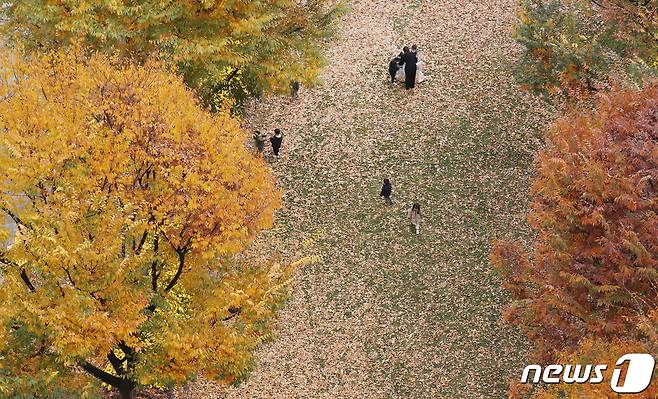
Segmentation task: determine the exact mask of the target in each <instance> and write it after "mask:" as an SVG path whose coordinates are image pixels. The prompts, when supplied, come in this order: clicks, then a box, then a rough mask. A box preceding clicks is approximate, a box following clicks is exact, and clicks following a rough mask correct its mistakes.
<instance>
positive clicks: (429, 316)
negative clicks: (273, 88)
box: [178, 0, 550, 399]
mask: <svg viewBox="0 0 658 399" xmlns="http://www.w3.org/2000/svg"><path fill="white" fill-rule="evenodd" d="M400 3H404V4H400ZM515 5H516V1H514V0H490V1H485V0H483V1H478V2H470V1H457V0H455V1H449V2H438V1H430V0H424V1H405V2H398V3H397V4H396V3H390V2H389V1H373V0H355V1H354V2H353V3H352V11H351V13H350V14H349V15H348V16H346V17H345V18H344V21H343V23H342V29H341V32H342V33H341V36H340V38H339V39H337V40H336V41H335V42H334V43H333V44H332V45H331V48H330V50H329V55H328V58H329V61H330V62H329V65H328V67H327V68H326V70H325V72H324V74H323V77H322V79H323V85H321V86H320V87H318V88H317V89H313V90H306V91H304V92H303V93H302V96H301V99H300V100H298V101H297V102H294V103H293V102H291V101H290V100H289V99H282V98H270V99H266V100H264V101H262V102H261V103H258V104H253V106H252V107H251V109H250V112H249V117H248V118H247V120H248V126H246V127H247V128H250V129H251V128H261V129H264V130H269V131H271V130H273V129H274V128H275V127H281V128H282V129H283V130H284V132H285V134H286V136H285V139H284V144H283V155H282V158H281V160H280V161H278V162H276V163H274V169H275V172H276V174H277V176H278V178H279V183H280V185H281V186H282V188H283V189H284V190H285V198H284V207H283V209H282V210H281V211H280V212H279V214H278V222H277V225H276V227H275V229H274V230H273V231H271V232H269V233H268V235H267V236H266V237H264V238H263V240H264V241H265V240H271V241H274V242H275V243H276V244H277V245H279V246H280V247H281V248H287V247H294V246H295V245H296V244H295V243H297V242H299V241H302V240H306V239H308V238H311V237H316V238H317V248H316V251H317V253H319V254H321V255H322V257H323V259H324V261H323V262H322V263H321V264H319V265H315V266H311V267H307V268H305V269H303V270H301V271H300V273H299V278H298V282H297V284H296V288H295V295H294V298H293V300H292V301H291V302H290V304H289V305H288V306H287V308H286V309H285V311H284V312H283V313H282V317H281V322H280V326H279V336H278V337H277V339H276V340H275V341H274V342H273V343H271V344H269V345H267V346H266V347H264V348H263V349H262V350H261V351H259V353H258V358H259V361H258V364H257V367H256V368H255V370H254V372H253V375H252V376H251V377H250V379H249V380H248V381H247V382H245V383H244V384H243V385H241V386H240V387H237V388H230V389H229V390H228V391H223V390H218V389H212V388H210V387H209V386H208V385H206V384H197V385H192V386H191V387H189V389H186V390H185V391H184V392H181V393H179V395H178V397H180V398H192V397H194V398H198V397H224V396H226V397H228V398H232V399H233V398H235V399H238V398H469V399H474V398H503V397H506V395H505V389H506V381H507V380H508V378H509V377H511V376H512V375H518V374H519V373H520V371H521V370H522V366H521V365H522V364H523V356H524V353H525V351H526V350H527V346H526V345H527V344H526V343H525V341H524V340H523V339H522V338H521V337H519V335H518V334H517V333H516V332H515V331H514V330H512V329H510V328H508V327H506V326H502V325H501V324H500V323H499V320H500V313H501V309H502V306H503V304H504V303H505V302H506V301H507V297H506V296H505V294H504V293H503V291H502V290H501V288H500V284H499V282H498V281H497V280H496V277H495V276H494V275H492V273H490V271H489V266H488V261H487V258H488V252H489V249H490V242H491V240H492V239H495V238H499V237H508V236H510V235H511V234H514V235H515V236H521V237H522V236H523V235H525V234H527V227H526V225H525V209H526V206H527V199H526V197H527V195H526V193H527V185H528V179H529V175H528V174H529V171H530V164H531V161H532V154H533V152H534V150H535V149H536V148H537V147H538V145H539V143H538V140H537V139H536V136H537V134H538V133H537V132H538V130H539V129H540V128H541V127H542V126H543V125H542V121H546V120H547V119H548V118H549V117H550V115H549V113H548V112H547V111H545V110H543V109H542V107H541V106H540V104H538V103H536V102H535V101H534V100H532V99H531V98H529V97H528V96H527V95H525V94H524V93H522V92H520V91H519V90H518V88H516V87H515V86H514V85H513V80H512V78H511V76H510V74H509V72H508V68H507V63H509V62H511V61H512V60H513V59H514V52H515V51H516V48H515V45H514V43H513V40H512V39H511V25H512V23H513V20H514V7H515ZM413 43H416V44H418V46H419V48H420V50H421V57H422V59H423V60H424V61H425V62H426V63H427V67H426V75H427V77H428V80H427V81H426V82H425V83H423V84H422V85H420V86H419V87H418V88H417V90H416V92H415V93H413V94H411V95H408V94H407V93H405V92H404V90H403V89H401V88H400V87H395V88H391V87H389V86H387V84H386V79H387V72H386V66H387V64H388V60H389V59H390V58H391V57H392V56H393V55H395V54H396V53H397V52H398V51H399V49H400V48H401V47H402V45H403V44H409V45H411V44H413ZM384 177H389V178H391V180H392V182H393V187H394V192H393V201H394V206H392V207H386V206H384V205H383V203H382V201H381V200H380V199H379V198H378V193H379V188H380V184H381V180H382V178H384ZM414 201H418V202H420V203H421V205H422V210H423V212H424V224H423V226H422V234H421V235H420V236H416V235H415V234H413V233H412V231H411V229H410V226H409V224H408V219H407V212H408V209H409V208H410V207H411V204H412V203H413V202H414Z"/></svg>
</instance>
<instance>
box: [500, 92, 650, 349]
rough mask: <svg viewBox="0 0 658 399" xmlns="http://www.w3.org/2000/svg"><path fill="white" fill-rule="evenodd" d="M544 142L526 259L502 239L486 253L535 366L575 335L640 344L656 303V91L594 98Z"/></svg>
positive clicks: (569, 345) (573, 341) (570, 344)
mask: <svg viewBox="0 0 658 399" xmlns="http://www.w3.org/2000/svg"><path fill="white" fill-rule="evenodd" d="M548 142H549V144H548V146H547V148H545V149H544V150H542V151H541V153H540V154H539V157H538V160H537V167H538V175H539V176H538V177H537V178H536V180H535V182H534V184H533V186H532V190H531V193H532V209H531V211H530V215H529V220H530V224H531V226H532V227H533V228H534V230H535V231H536V234H537V236H536V239H535V242H534V245H533V248H532V252H531V256H528V255H527V254H526V253H525V252H524V250H523V248H521V246H520V245H519V244H515V243H510V242H499V243H498V244H497V245H496V247H495V249H494V252H493V264H494V266H495V268H496V269H497V270H498V271H499V272H500V273H501V275H502V277H503V280H504V284H505V287H506V288H507V289H508V290H509V291H510V292H511V293H512V295H513V298H514V301H513V302H512V304H511V305H510V306H509V307H508V309H507V311H506V318H507V319H508V320H510V321H511V322H513V323H514V324H517V325H519V326H520V327H521V328H522V329H523V330H524V331H526V332H527V333H528V336H529V337H530V339H531V340H532V341H533V342H534V343H535V344H536V347H537V351H538V355H539V358H540V359H544V360H546V359H554V358H555V357H556V356H557V355H558V353H557V351H560V350H575V348H576V347H577V346H578V345H579V342H580V341H581V339H583V338H584V337H593V338H594V339H602V340H609V339H613V338H615V337H618V338H625V339H629V340H641V339H644V338H647V334H646V332H644V331H643V330H641V329H640V328H638V326H639V325H640V324H641V321H642V320H643V318H645V317H648V316H649V315H650V314H651V312H653V311H654V310H655V309H656V307H657V305H658V290H657V287H658V285H657V284H656V282H657V278H658V214H657V212H658V196H657V187H658V158H657V157H656V154H658V86H657V85H655V84H653V85H651V86H649V87H647V88H646V89H644V90H643V91H639V92H638V91H635V90H620V91H615V92H613V93H611V94H608V95H605V96H602V97H601V98H600V100H599V101H598V106H597V110H596V111H595V112H594V113H591V114H590V113H582V111H580V112H578V111H574V112H573V113H572V114H570V115H568V116H566V117H564V118H562V119H561V120H559V121H558V122H557V123H556V124H555V125H554V126H553V128H552V129H551V130H550V132H549V134H548ZM652 339H655V337H653V338H652Z"/></svg>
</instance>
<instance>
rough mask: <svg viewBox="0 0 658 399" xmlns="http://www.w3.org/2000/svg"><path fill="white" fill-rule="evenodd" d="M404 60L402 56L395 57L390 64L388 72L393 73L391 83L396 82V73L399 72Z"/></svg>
mask: <svg viewBox="0 0 658 399" xmlns="http://www.w3.org/2000/svg"><path fill="white" fill-rule="evenodd" d="M401 64H402V60H401V59H400V57H395V58H393V59H392V60H391V62H390V63H389V64H388V74H389V75H391V84H393V83H395V75H397V74H398V70H399V69H400V65H401Z"/></svg>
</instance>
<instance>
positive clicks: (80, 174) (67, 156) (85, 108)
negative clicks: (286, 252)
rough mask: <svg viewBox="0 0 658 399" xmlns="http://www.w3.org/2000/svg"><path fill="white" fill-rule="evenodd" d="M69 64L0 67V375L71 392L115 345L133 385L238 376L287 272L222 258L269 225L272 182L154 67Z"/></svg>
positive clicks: (75, 60) (8, 57) (95, 58)
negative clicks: (82, 368)
mask: <svg viewBox="0 0 658 399" xmlns="http://www.w3.org/2000/svg"><path fill="white" fill-rule="evenodd" d="M79 53H80V52H79V51H76V49H75V48H74V49H73V50H72V51H67V52H64V51H61V52H53V53H48V54H45V55H33V56H32V57H31V59H30V61H29V62H26V61H25V60H24V58H23V57H22V56H21V55H20V54H9V53H5V54H3V55H2V58H1V59H2V65H3V69H2V81H1V82H0V95H1V98H2V99H1V100H0V132H2V133H0V176H1V177H0V178H1V179H2V190H0V213H3V214H6V215H8V216H10V217H11V218H12V219H13V221H14V224H15V225H16V233H15V235H14V236H13V242H12V244H11V245H10V246H9V247H7V248H6V249H1V248H0V267H1V269H0V274H1V275H2V278H3V280H2V283H1V284H2V290H0V369H3V370H9V371H10V373H14V374H15V375H19V376H21V378H23V377H25V378H27V377H30V378H35V379H40V381H42V382H43V383H44V384H45V385H48V384H51V382H52V381H56V382H57V381H63V379H64V378H66V379H67V381H73V380H76V379H78V380H79V381H78V383H76V386H77V387H79V389H83V388H82V387H83V386H84V384H85V382H84V379H80V378H79V376H80V374H79V373H75V371H76V370H79V369H78V368H77V367H78V365H82V364H84V362H89V363H90V364H93V365H95V366H96V367H98V368H99V369H102V368H103V367H105V365H106V364H107V359H108V354H110V353H114V354H116V353H118V352H115V351H116V350H117V347H121V349H122V350H123V349H124V347H125V348H129V350H130V351H133V352H134V353H133V354H131V356H128V358H129V360H130V361H129V362H128V366H127V370H116V369H115V371H114V373H113V374H116V375H121V376H122V377H123V378H125V379H127V380H130V381H134V382H136V383H138V384H165V385H166V384H172V383H178V382H182V381H184V380H185V379H186V378H189V377H190V376H192V375H194V374H196V373H197V372H202V373H206V375H207V376H216V377H217V378H218V379H220V380H224V381H228V380H232V379H234V378H239V377H240V376H241V375H243V373H244V372H245V369H246V368H247V367H248V366H249V365H250V362H251V350H253V348H254V347H255V346H257V345H258V343H260V342H261V340H262V337H263V336H265V335H267V334H268V328H269V327H268V326H269V323H268V321H270V320H271V319H272V318H273V317H274V316H275V310H276V308H277V306H278V304H279V303H280V302H281V301H282V300H283V299H284V296H285V292H286V285H287V282H288V281H289V279H290V275H291V274H290V273H291V270H292V268H291V267H290V266H287V267H282V268H280V269H279V270H278V271H277V272H276V273H271V268H270V267H262V266H249V265H240V266H231V267H229V266H227V265H228V263H227V262H226V260H227V259H229V258H230V257H231V255H233V254H235V253H237V252H239V251H241V250H243V249H244V248H245V246H246V245H247V244H248V243H249V242H250V241H251V239H252V238H253V237H254V235H255V234H257V233H258V232H259V231H260V230H262V229H264V228H268V227H270V226H271V224H272V221H273V212H274V210H275V209H276V208H277V207H278V206H279V200H280V193H279V192H278V191H277V190H276V188H275V186H274V181H273V177H272V175H271V173H270V171H269V169H268V167H267V166H266V164H265V163H264V162H263V161H262V160H261V159H260V158H258V157H254V156H252V155H251V154H250V153H249V152H248V151H247V150H246V148H245V146H244V142H245V140H246V136H245V134H246V133H245V132H244V131H242V130H241V129H240V127H239V123H238V121H237V120H235V119H234V118H232V117H231V116H230V115H229V114H228V113H227V112H220V113H218V114H216V115H211V114H209V113H207V112H205V111H203V110H202V109H201V108H200V107H199V106H198V102H197V100H196V98H195V96H194V95H193V93H192V92H191V91H190V90H188V89H187V88H186V87H185V86H184V84H183V83H182V80H181V79H180V78H179V77H177V76H175V75H173V74H171V73H170V72H169V71H168V70H167V69H166V68H165V67H163V65H162V64H161V63H159V62H155V61H147V62H146V63H144V64H143V65H141V66H133V65H126V64H124V63H122V62H120V61H118V60H116V59H113V58H110V57H107V56H102V55H92V56H89V57H83V56H81V55H80V54H79ZM0 230H1V231H3V234H4V235H7V232H6V231H5V230H6V227H0ZM0 236H3V235H2V234H0ZM35 342H42V343H43V344H42V345H41V348H47V350H46V349H42V352H41V353H37V354H36V355H35V354H34V353H30V351H31V350H36V347H35V345H34V343H35ZM25 348H28V349H29V350H28V349H25ZM8 351H9V352H8ZM10 352H11V353H12V354H13V357H14V358H13V359H12V360H11V361H8V360H6V359H7V357H3V355H4V354H6V353H10ZM39 357H42V358H43V357H48V359H50V360H49V361H48V362H45V361H44V362H42V363H39V364H37V365H33V366H31V367H27V366H28V365H29V364H30V363H29V362H30V361H31V360H30V359H31V358H32V359H34V358H37V359H38V358H39ZM26 370H28V371H29V370H31V371H29V372H26ZM61 370H64V371H67V372H63V373H61V374H57V373H55V372H57V371H61ZM71 372H74V373H73V374H71ZM67 373H68V374H67ZM39 375H40V376H41V377H39ZM76 376H77V377H76ZM42 377H43V378H42ZM1 378H2V376H0V380H1ZM0 385H2V381H0ZM5 389H9V388H7V387H5ZM16 389H20V388H16ZM85 389H87V388H85ZM85 392H86V391H85Z"/></svg>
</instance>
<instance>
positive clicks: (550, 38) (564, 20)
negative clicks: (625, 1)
mask: <svg viewBox="0 0 658 399" xmlns="http://www.w3.org/2000/svg"><path fill="white" fill-rule="evenodd" d="M617 3H618V2H614V1H608V2H597V3H592V2H590V1H584V0H572V1H559V0H550V1H544V0H521V3H520V11H519V22H518V24H517V25H516V32H515V38H516V40H517V41H518V42H519V43H520V44H522V45H523V46H524V48H525V51H524V52H523V54H522V56H521V58H520V59H519V60H518V62H517V64H516V67H515V75H516V78H517V81H518V82H519V84H521V85H522V86H523V87H524V88H525V89H527V90H529V91H531V92H532V93H535V94H539V95H542V96H544V97H545V98H550V97H552V96H554V95H557V96H576V97H580V95H583V94H585V95H587V94H588V93H593V92H596V91H597V90H599V89H600V88H601V87H605V86H608V85H609V83H610V82H609V80H610V79H609V75H610V74H611V72H613V71H615V72H622V71H623V72H624V73H625V75H627V76H628V77H631V78H633V79H634V80H636V81H641V80H642V78H643V76H646V75H647V74H652V73H654V72H655V71H652V68H655V60H656V57H655V54H656V42H655V40H653V41H651V40H648V39H647V35H650V34H649V33H645V34H640V33H636V31H634V30H633V29H632V28H631V27H629V26H628V25H620V24H621V22H620V21H619V18H620V17H618V16H617V14H615V13H614V12H613V11H614V10H615V9H614V4H617ZM597 4H602V5H601V6H599V5H597ZM619 12H620V13H621V11H619ZM629 12H632V11H628V10H627V12H626V13H624V14H623V15H624V16H626V18H629V17H627V14H628V13H629ZM634 12H636V13H637V15H636V17H637V18H640V17H639V16H638V15H640V14H641V12H642V10H641V9H635V11H634ZM637 18H634V20H635V19H637ZM651 23H652V22H651ZM651 23H649V26H652V25H651Z"/></svg>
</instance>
